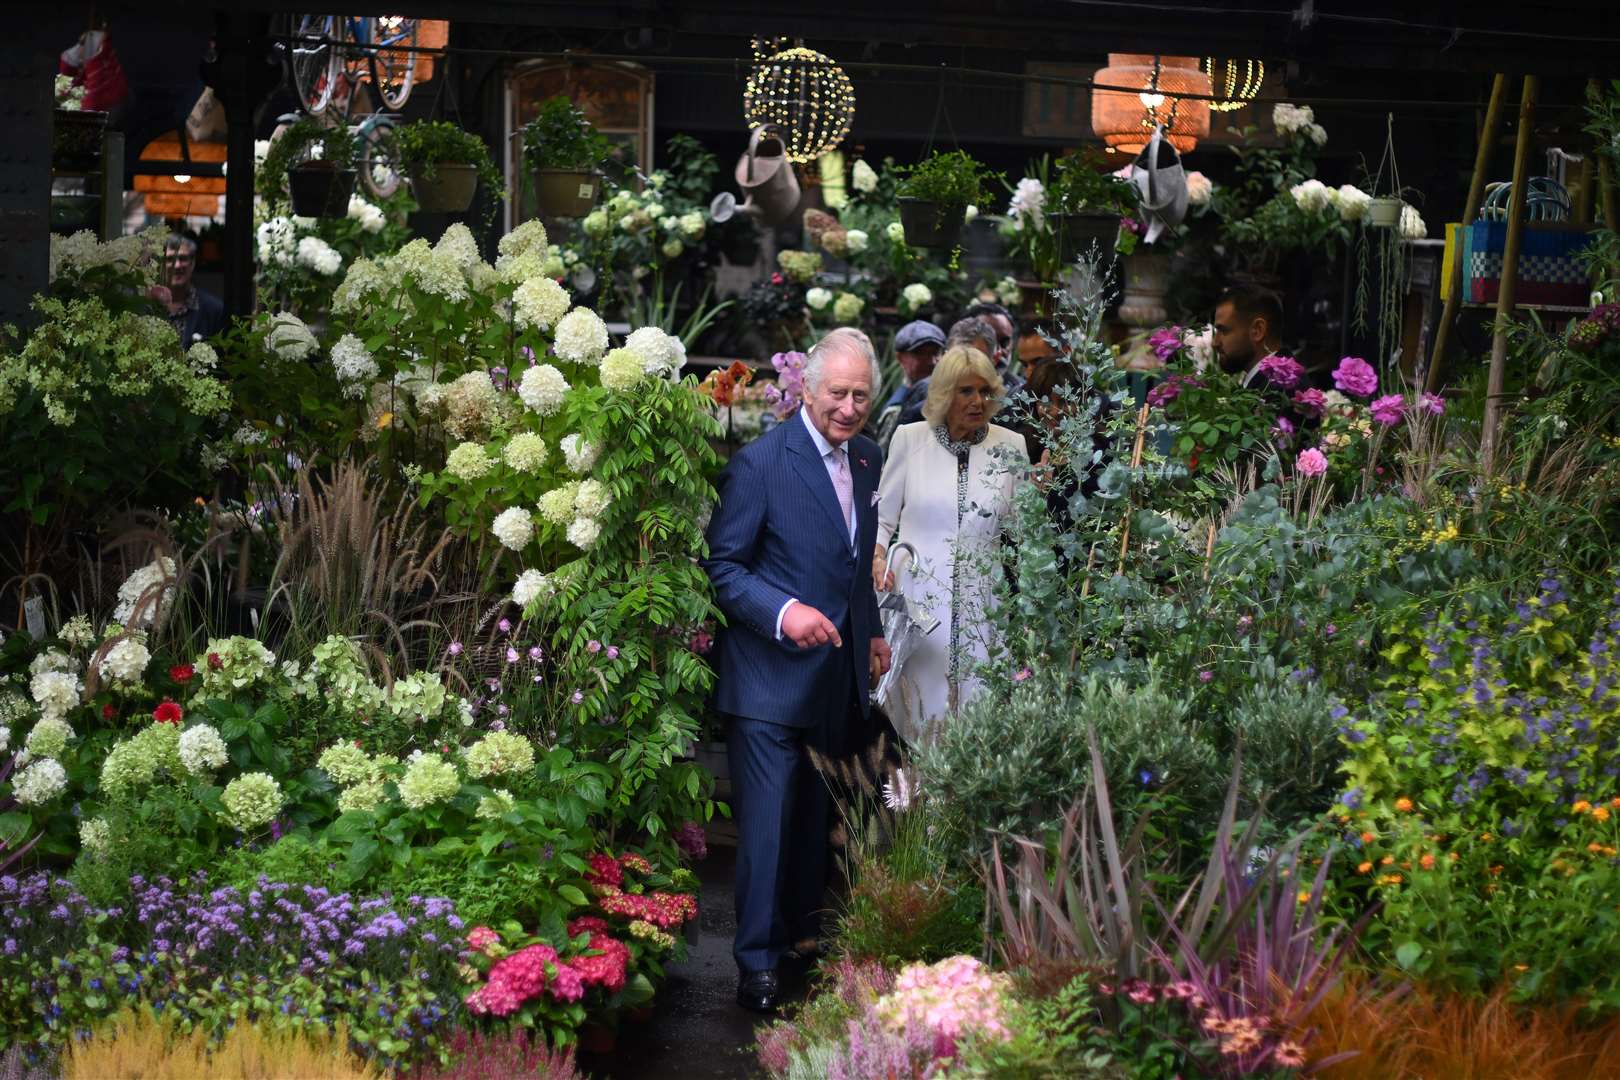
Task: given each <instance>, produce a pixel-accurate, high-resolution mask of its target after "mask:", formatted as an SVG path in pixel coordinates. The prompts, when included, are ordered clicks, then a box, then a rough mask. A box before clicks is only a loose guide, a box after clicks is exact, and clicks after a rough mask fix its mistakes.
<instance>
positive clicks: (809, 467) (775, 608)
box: [703, 328, 889, 1012]
mask: <svg viewBox="0 0 1620 1080" xmlns="http://www.w3.org/2000/svg"><path fill="white" fill-rule="evenodd" d="M804 381H805V393H804V405H803V407H802V408H801V409H800V410H799V413H798V415H797V416H790V417H788V418H787V419H786V420H784V421H783V422H782V423H780V424H778V425H777V426H776V427H775V428H772V429H771V430H770V431H769V432H767V433H766V434H765V435H763V436H761V437H760V438H759V439H757V440H755V441H754V442H753V443H750V444H749V445H748V446H746V447H744V448H743V449H742V450H740V451H738V453H737V454H736V455H735V456H734V457H733V458H732V459H731V462H730V464H729V465H728V466H727V467H726V470H725V472H724V473H723V474H722V475H721V477H720V482H719V493H720V502H719V505H718V506H717V507H716V508H715V512H714V517H713V519H712V520H711V522H710V524H709V530H708V542H709V554H708V557H707V558H705V559H704V560H703V568H704V570H705V571H706V572H707V573H708V575H709V579H710V580H711V581H713V583H714V589H715V594H716V596H717V598H718V600H719V604H720V610H721V611H723V612H725V615H726V627H725V629H724V630H723V631H722V632H721V634H720V638H719V646H718V649H717V652H716V665H717V668H718V674H719V679H718V683H717V686H716V689H715V705H716V707H717V708H718V709H719V710H720V711H721V712H722V713H724V714H725V715H726V717H727V720H728V722H729V724H730V733H729V738H728V745H727V750H728V753H729V756H730V762H731V791H732V803H731V805H732V816H733V817H734V818H735V819H736V822H737V831H738V834H739V845H738V851H737V937H736V940H735V941H734V943H733V945H732V953H733V955H734V956H735V957H736V960H737V969H738V972H739V981H738V987H737V1001H738V1003H739V1004H741V1005H742V1006H744V1007H745V1008H749V1009H754V1010H755V1011H758V1012H769V1011H771V1010H773V1009H774V1008H775V1007H776V1004H777V1001H778V998H779V996H780V987H779V982H778V977H777V970H776V969H777V965H778V963H779V962H780V961H781V959H782V957H783V955H784V954H785V953H787V952H788V949H789V946H790V945H791V944H792V943H794V942H797V941H803V940H807V939H810V940H813V939H815V938H816V937H817V936H818V935H819V931H820V908H821V902H822V896H823V891H824V889H825V887H826V877H827V831H828V824H829V817H830V814H829V809H830V800H829V798H828V792H827V787H826V785H825V782H824V781H823V780H822V779H821V777H820V776H819V775H817V773H816V771H815V769H814V768H813V767H812V766H811V764H810V762H809V760H808V757H807V755H806V752H805V751H806V748H807V747H815V748H816V749H817V750H819V751H821V752H823V753H827V754H830V755H832V756H834V757H839V756H843V755H844V754H846V753H849V752H850V751H852V750H854V749H856V748H857V747H858V745H859V744H860V742H861V741H862V740H863V739H864V736H865V735H866V731H865V727H866V720H867V710H868V704H867V695H868V691H869V689H870V687H871V685H872V682H873V680H875V679H876V678H877V677H879V676H880V675H882V673H883V672H884V671H887V670H888V666H889V648H888V645H887V644H886V643H885V642H884V640H883V637H882V633H883V629H882V625H881V623H880V622H879V621H878V608H877V597H876V595H875V594H874V593H873V591H872V548H873V545H874V544H875V543H876V541H877V505H876V504H877V489H878V475H879V473H880V472H881V470H882V467H883V458H882V452H881V451H880V450H879V449H878V446H877V444H876V443H875V442H873V441H872V440H871V439H868V438H866V437H865V436H863V435H861V434H860V430H861V427H862V425H863V424H865V422H866V416H867V413H868V412H870V411H871V408H872V398H873V395H874V394H875V393H876V392H877V391H876V388H877V385H878V370H877V359H876V357H875V356H874V355H873V352H872V343H871V342H870V341H869V340H867V337H866V335H865V334H863V333H861V332H860V331H859V330H852V329H847V328H846V329H840V330H834V331H832V332H831V333H830V334H828V335H827V336H826V337H824V338H823V339H822V340H821V341H820V342H818V343H817V344H816V346H815V348H813V349H811V350H810V356H809V359H808V360H807V362H806V364H805V370H804Z"/></svg>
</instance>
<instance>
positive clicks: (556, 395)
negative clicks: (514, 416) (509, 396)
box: [518, 364, 568, 416]
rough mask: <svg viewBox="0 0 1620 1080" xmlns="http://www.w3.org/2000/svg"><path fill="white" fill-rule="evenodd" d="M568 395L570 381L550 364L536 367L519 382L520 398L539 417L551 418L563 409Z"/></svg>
mask: <svg viewBox="0 0 1620 1080" xmlns="http://www.w3.org/2000/svg"><path fill="white" fill-rule="evenodd" d="M566 393H568V380H567V379H565V378H563V373H562V372H560V371H558V370H557V369H556V368H554V367H552V366H551V365H550V364H536V365H534V366H533V367H531V368H529V369H527V370H526V371H524V372H523V378H522V379H520V380H519V381H518V398H519V399H520V400H521V401H522V402H523V404H524V405H525V406H527V407H528V408H529V409H530V410H532V411H533V412H534V413H536V414H537V415H539V416H551V415H553V414H555V413H556V412H557V410H558V409H561V408H562V403H563V395H564V394H566Z"/></svg>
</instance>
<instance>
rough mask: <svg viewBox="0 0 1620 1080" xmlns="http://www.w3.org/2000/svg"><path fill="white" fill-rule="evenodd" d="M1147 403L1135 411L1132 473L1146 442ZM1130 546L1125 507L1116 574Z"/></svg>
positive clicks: (1122, 568)
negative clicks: (1134, 443)
mask: <svg viewBox="0 0 1620 1080" xmlns="http://www.w3.org/2000/svg"><path fill="white" fill-rule="evenodd" d="M1147 418H1148V407H1147V403H1146V402H1143V404H1142V407H1141V408H1140V409H1138V410H1137V411H1136V445H1135V446H1133V447H1132V448H1131V470H1132V471H1133V472H1134V471H1135V470H1137V469H1140V468H1141V467H1142V444H1143V443H1144V442H1145V441H1146V440H1147ZM1130 546H1131V516H1130V508H1129V507H1126V514H1125V528H1124V529H1123V530H1122V531H1121V532H1120V535H1119V569H1118V570H1117V571H1116V573H1120V574H1123V573H1124V572H1125V552H1126V550H1127V549H1128V548H1129V547H1130Z"/></svg>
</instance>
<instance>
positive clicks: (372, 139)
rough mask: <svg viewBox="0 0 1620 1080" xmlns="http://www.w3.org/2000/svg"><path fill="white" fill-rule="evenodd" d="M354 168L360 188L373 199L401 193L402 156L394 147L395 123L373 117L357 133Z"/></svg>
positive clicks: (387, 119) (376, 115) (378, 115)
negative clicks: (358, 176) (400, 169)
mask: <svg viewBox="0 0 1620 1080" xmlns="http://www.w3.org/2000/svg"><path fill="white" fill-rule="evenodd" d="M354 139H355V143H356V153H355V159H356V160H355V168H356V169H357V170H359V173H360V184H361V186H362V187H364V188H365V189H366V191H368V192H369V193H370V194H371V197H372V198H374V199H386V198H388V197H389V196H391V195H393V194H394V193H395V192H396V191H398V190H399V185H400V184H402V183H404V178H403V177H402V176H400V174H399V154H398V152H397V150H396V149H395V146H394V121H393V120H392V119H391V118H390V117H387V116H382V115H380V114H373V115H372V116H369V117H367V118H366V120H365V122H364V123H362V124H361V125H360V127H359V128H358V129H357V130H356V131H355V135H354Z"/></svg>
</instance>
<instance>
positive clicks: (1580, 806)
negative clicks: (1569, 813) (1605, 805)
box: [1570, 799, 1592, 814]
mask: <svg viewBox="0 0 1620 1080" xmlns="http://www.w3.org/2000/svg"><path fill="white" fill-rule="evenodd" d="M1570 809H1571V810H1573V811H1575V812H1576V813H1577V814H1584V813H1586V812H1587V811H1588V810H1590V809H1592V804H1591V803H1589V802H1587V801H1586V800H1585V799H1581V800H1579V801H1577V802H1576V803H1575V805H1574V806H1571V807H1570Z"/></svg>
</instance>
